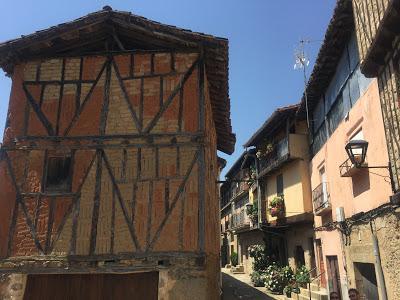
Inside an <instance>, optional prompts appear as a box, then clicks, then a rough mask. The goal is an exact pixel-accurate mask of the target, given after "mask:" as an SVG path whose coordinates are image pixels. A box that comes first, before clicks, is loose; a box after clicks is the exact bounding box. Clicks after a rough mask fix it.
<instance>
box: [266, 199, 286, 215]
mask: <svg viewBox="0 0 400 300" xmlns="http://www.w3.org/2000/svg"><path fill="white" fill-rule="evenodd" d="M269 205H270V209H269V212H270V214H271V216H273V217H277V216H280V215H281V214H282V213H283V212H284V209H285V202H284V200H283V196H276V197H274V198H273V199H272V200H271V201H270V203H269Z"/></svg>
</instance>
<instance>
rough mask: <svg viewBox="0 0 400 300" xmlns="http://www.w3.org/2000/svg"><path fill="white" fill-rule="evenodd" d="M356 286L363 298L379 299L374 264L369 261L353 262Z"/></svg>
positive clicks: (366, 299) (369, 299) (368, 299)
mask: <svg viewBox="0 0 400 300" xmlns="http://www.w3.org/2000/svg"><path fill="white" fill-rule="evenodd" d="M354 271H355V277H356V287H357V290H358V291H359V293H360V298H361V299H365V300H372V299H374V300H375V299H379V296H378V284H377V281H376V274H375V265H374V264H369V263H354Z"/></svg>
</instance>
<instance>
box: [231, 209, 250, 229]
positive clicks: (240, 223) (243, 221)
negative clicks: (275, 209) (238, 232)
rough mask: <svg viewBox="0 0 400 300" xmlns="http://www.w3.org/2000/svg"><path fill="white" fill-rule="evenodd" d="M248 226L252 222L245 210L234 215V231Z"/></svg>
mask: <svg viewBox="0 0 400 300" xmlns="http://www.w3.org/2000/svg"><path fill="white" fill-rule="evenodd" d="M247 225H250V221H249V219H248V218H247V216H246V211H245V209H241V210H240V211H239V212H236V213H234V214H232V229H238V228H242V227H244V226H247Z"/></svg>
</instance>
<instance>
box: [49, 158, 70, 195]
mask: <svg viewBox="0 0 400 300" xmlns="http://www.w3.org/2000/svg"><path fill="white" fill-rule="evenodd" d="M70 171H71V157H49V158H48V159H47V169H46V186H45V190H46V191H62V192H68V191H69V190H70V177H71V176H70V175H71V174H70Z"/></svg>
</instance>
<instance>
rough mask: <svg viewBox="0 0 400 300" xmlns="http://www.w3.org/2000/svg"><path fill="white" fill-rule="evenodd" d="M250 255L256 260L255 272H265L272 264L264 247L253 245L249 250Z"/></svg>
mask: <svg viewBox="0 0 400 300" xmlns="http://www.w3.org/2000/svg"><path fill="white" fill-rule="evenodd" d="M248 251H249V255H250V257H251V258H253V259H254V261H253V270H254V271H265V270H266V269H267V267H268V265H269V263H270V259H269V257H268V255H267V253H266V247H265V246H264V245H252V246H250V247H249V248H248Z"/></svg>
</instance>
